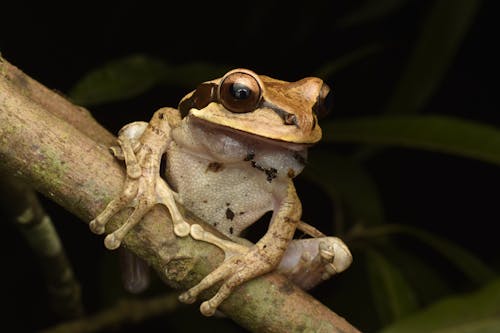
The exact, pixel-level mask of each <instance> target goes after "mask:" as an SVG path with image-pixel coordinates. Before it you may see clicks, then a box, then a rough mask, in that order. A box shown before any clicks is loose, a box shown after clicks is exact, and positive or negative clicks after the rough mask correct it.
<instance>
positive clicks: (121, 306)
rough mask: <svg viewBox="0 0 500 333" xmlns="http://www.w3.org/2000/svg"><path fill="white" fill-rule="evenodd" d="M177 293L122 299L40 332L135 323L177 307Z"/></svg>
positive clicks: (88, 332)
mask: <svg viewBox="0 0 500 333" xmlns="http://www.w3.org/2000/svg"><path fill="white" fill-rule="evenodd" d="M178 303H179V302H178V301H177V295H174V294H167V295H164V296H159V297H155V298H151V299H146V300H141V299H124V300H120V301H118V303H116V305H115V306H113V307H111V308H109V309H106V310H104V311H102V312H99V313H97V314H94V315H92V316H88V317H85V318H82V319H79V320H74V321H70V322H66V323H62V324H59V325H56V326H54V327H50V328H47V329H45V330H42V331H41V333H67V332H71V333H93V332H105V331H107V330H110V329H111V328H113V329H114V330H116V329H117V328H118V327H120V326H125V325H126V324H134V323H135V324H137V323H140V322H142V321H144V320H146V319H149V318H151V317H156V316H160V315H162V314H167V313H169V312H172V311H173V310H176V309H178V308H179V306H178V305H179V304H178Z"/></svg>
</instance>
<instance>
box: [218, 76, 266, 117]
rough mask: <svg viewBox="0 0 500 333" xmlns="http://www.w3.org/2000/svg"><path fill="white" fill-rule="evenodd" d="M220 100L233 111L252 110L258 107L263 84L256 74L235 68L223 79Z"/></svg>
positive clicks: (219, 93) (220, 87)
mask: <svg viewBox="0 0 500 333" xmlns="http://www.w3.org/2000/svg"><path fill="white" fill-rule="evenodd" d="M218 97H219V101H220V102H221V103H222V105H224V107H225V108H226V109H228V110H229V111H231V112H237V113H243V112H250V111H253V110H255V109H256V108H257V106H258V105H259V103H260V101H261V98H262V85H261V84H260V81H259V79H258V77H257V75H256V74H254V73H253V72H250V71H243V70H234V71H231V72H229V73H227V74H226V76H224V77H223V78H222V80H221V83H220V85H219V91H218Z"/></svg>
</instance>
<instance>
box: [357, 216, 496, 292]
mask: <svg viewBox="0 0 500 333" xmlns="http://www.w3.org/2000/svg"><path fill="white" fill-rule="evenodd" d="M354 232H355V234H353V235H352V236H353V237H362V238H373V237H381V236H387V235H389V234H405V235H407V236H410V237H413V238H416V239H418V240H419V241H420V242H422V243H424V244H426V245H427V246H429V247H431V248H432V249H434V250H435V251H436V252H438V253H439V254H441V255H442V256H443V257H444V258H446V259H447V260H448V261H450V262H451V263H452V264H454V265H455V267H457V268H458V269H459V270H460V271H462V273H464V275H465V276H467V277H468V278H469V279H470V280H471V281H473V282H475V283H477V284H483V283H486V282H488V281H491V280H492V279H493V278H494V277H496V273H495V272H494V271H493V270H492V269H490V268H489V267H488V266H487V265H486V264H484V263H483V262H482V261H481V260H480V259H479V258H477V257H475V256H474V255H473V254H471V253H470V252H468V251H466V250H465V249H463V248H462V247H460V246H458V245H457V244H455V243H452V242H450V241H448V240H446V239H444V238H441V237H439V236H436V235H434V234H432V233H430V232H426V231H424V230H421V229H418V228H414V227H411V226H405V225H399V224H385V225H383V226H376V227H370V228H366V229H358V230H355V231H354Z"/></svg>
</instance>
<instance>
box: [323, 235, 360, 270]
mask: <svg viewBox="0 0 500 333" xmlns="http://www.w3.org/2000/svg"><path fill="white" fill-rule="evenodd" d="M318 241H319V253H320V256H321V260H322V262H323V263H324V265H325V266H324V267H325V272H324V273H323V276H322V279H323V280H328V279H329V278H330V277H331V276H333V275H335V274H337V273H341V272H343V271H345V270H346V269H347V268H348V267H349V266H350V265H351V263H352V254H351V251H349V248H348V247H347V245H345V243H344V242H343V241H342V240H340V239H339V238H337V237H325V238H319V239H318Z"/></svg>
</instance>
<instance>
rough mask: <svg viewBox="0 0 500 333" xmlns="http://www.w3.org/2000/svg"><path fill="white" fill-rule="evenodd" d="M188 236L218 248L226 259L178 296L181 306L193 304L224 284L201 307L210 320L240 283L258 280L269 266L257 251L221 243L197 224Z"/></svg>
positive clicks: (221, 240)
mask: <svg viewBox="0 0 500 333" xmlns="http://www.w3.org/2000/svg"><path fill="white" fill-rule="evenodd" d="M191 236H192V237H193V238H194V239H196V240H202V241H204V242H208V243H211V244H214V245H216V246H217V247H219V248H221V249H222V250H223V251H224V253H225V254H226V257H225V259H224V262H223V263H222V264H221V265H220V266H219V267H217V268H216V269H215V270H214V271H213V272H211V273H210V274H208V275H207V276H206V277H205V278H204V279H203V280H201V282H200V283H198V284H197V285H196V286H194V287H193V288H191V289H189V290H188V291H186V292H184V293H183V294H181V295H180V296H179V300H180V301H181V302H183V303H193V302H194V301H196V298H197V297H198V295H199V294H200V293H201V292H202V291H204V290H206V289H208V288H210V287H211V286H213V285H214V284H216V283H217V282H219V281H222V280H224V282H223V284H222V286H221V287H220V289H219V291H218V292H217V293H216V294H215V296H213V297H212V298H211V299H209V300H208V301H205V302H203V303H202V304H201V306H200V311H201V313H202V314H203V315H205V316H212V315H213V314H214V313H215V311H216V310H217V308H218V306H219V305H220V304H221V303H222V302H223V301H224V300H225V299H226V298H227V297H228V296H229V295H230V294H231V293H232V291H233V290H234V289H235V288H236V287H238V286H239V285H241V284H242V283H244V282H246V281H248V280H250V279H252V278H254V277H256V276H259V275H261V274H263V273H265V272H267V271H269V270H270V268H271V266H270V264H269V263H268V262H267V261H266V258H264V257H262V255H261V254H260V253H259V252H258V251H257V249H256V247H252V248H250V247H247V246H244V245H240V244H238V243H235V242H232V241H228V240H225V239H221V238H219V237H217V236H215V235H214V234H212V233H210V232H208V231H205V230H203V228H202V227H201V226H200V225H198V224H193V225H192V226H191Z"/></svg>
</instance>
